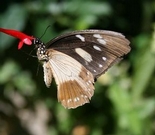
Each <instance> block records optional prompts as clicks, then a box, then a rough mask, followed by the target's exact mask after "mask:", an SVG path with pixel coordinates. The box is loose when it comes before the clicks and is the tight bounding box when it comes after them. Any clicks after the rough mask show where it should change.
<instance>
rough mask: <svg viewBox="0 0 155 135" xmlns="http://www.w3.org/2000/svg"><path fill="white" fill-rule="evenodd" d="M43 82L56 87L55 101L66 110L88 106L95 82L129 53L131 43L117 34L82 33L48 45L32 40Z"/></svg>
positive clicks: (70, 35)
mask: <svg viewBox="0 0 155 135" xmlns="http://www.w3.org/2000/svg"><path fill="white" fill-rule="evenodd" d="M34 44H35V46H36V48H37V57H38V60H39V61H40V62H41V63H42V66H43V72H44V81H45V84H46V86H47V87H50V85H51V82H52V79H53V78H54V79H55V82H56V84H57V98H58V101H59V102H61V104H62V105H63V106H64V107H65V108H68V109H70V108H76V107H78V106H82V105H83V104H85V103H89V102H90V100H91V98H92V96H93V94H94V89H95V87H94V83H95V80H96V79H97V78H98V77H99V76H100V75H102V74H104V73H105V72H106V71H107V70H108V69H109V68H110V67H111V66H112V65H113V64H115V63H116V62H118V61H119V60H121V59H122V57H123V56H124V55H126V54H127V53H129V52H130V50H131V48H130V46H129V44H130V42H129V40H127V39H126V38H125V36H124V35H122V34H121V33H118V32H113V31H106V30H81V31H73V32H71V33H67V34H63V35H60V36H58V37H56V38H54V39H52V40H50V41H49V42H48V43H47V44H44V43H43V42H42V41H41V40H40V39H39V38H35V39H34Z"/></svg>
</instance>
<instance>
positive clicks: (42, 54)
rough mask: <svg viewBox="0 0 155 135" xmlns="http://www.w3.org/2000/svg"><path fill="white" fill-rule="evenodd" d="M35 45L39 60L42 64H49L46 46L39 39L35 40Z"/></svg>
mask: <svg viewBox="0 0 155 135" xmlns="http://www.w3.org/2000/svg"><path fill="white" fill-rule="evenodd" d="M34 44H35V45H36V48H37V57H38V60H39V61H40V62H45V61H46V62H47V61H48V60H49V58H48V56H47V54H46V46H45V44H44V43H43V42H42V41H41V40H40V39H39V38H36V39H35V40H34Z"/></svg>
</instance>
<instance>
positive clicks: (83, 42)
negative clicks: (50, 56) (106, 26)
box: [47, 30, 130, 77]
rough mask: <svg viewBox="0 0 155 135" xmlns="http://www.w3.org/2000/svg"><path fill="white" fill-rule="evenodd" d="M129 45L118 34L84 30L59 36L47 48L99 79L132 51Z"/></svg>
mask: <svg viewBox="0 0 155 135" xmlns="http://www.w3.org/2000/svg"><path fill="white" fill-rule="evenodd" d="M129 43H130V42H129V41H128V40H127V39H126V38H125V37H124V36H123V35H122V34H120V33H117V32H112V31H104V30H83V31H75V32H72V33H69V34H64V35H62V36H59V37H57V38H55V39H54V40H51V41H50V42H48V43H47V47H48V48H53V49H55V50H57V51H60V52H63V53H65V54H67V55H69V56H70V57H72V58H74V59H76V60H77V61H78V62H80V63H81V64H82V65H83V66H84V67H85V68H86V69H88V70H89V71H90V72H91V73H92V74H93V76H94V77H98V76H100V75H101V74H103V73H104V72H105V71H106V70H107V69H108V68H109V67H110V66H112V65H113V64H114V63H116V62H117V61H118V60H120V59H121V58H122V56H123V55H125V54H127V53H128V52H129V51H130V46H129Z"/></svg>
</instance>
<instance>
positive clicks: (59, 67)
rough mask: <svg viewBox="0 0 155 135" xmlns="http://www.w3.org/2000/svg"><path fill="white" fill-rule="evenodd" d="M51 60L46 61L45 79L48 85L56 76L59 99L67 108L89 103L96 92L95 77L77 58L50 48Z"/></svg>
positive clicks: (47, 52) (48, 54)
mask: <svg viewBox="0 0 155 135" xmlns="http://www.w3.org/2000/svg"><path fill="white" fill-rule="evenodd" d="M46 55H47V56H48V58H49V61H47V62H44V64H43V67H44V73H48V74H47V75H44V81H45V84H46V85H47V86H49V83H51V80H50V78H51V77H52V75H50V74H52V73H53V76H54V78H55V81H56V84H57V88H58V101H60V102H61V103H62V105H63V106H64V107H65V108H76V107H78V106H81V105H83V104H85V103H88V102H89V100H90V99H91V97H92V96H93V94H94V85H93V83H94V77H93V75H92V73H91V72H90V71H88V70H87V69H86V68H85V67H84V66H83V65H81V64H80V63H79V62H78V61H77V60H75V59H74V58H72V57H70V56H69V55H66V54H64V53H62V52H59V51H56V50H53V49H48V50H47V51H46Z"/></svg>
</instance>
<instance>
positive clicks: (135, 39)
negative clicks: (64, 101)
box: [0, 0, 155, 135]
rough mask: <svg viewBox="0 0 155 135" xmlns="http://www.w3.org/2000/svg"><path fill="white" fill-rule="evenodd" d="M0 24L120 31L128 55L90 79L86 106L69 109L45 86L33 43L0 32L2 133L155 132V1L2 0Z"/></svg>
mask: <svg viewBox="0 0 155 135" xmlns="http://www.w3.org/2000/svg"><path fill="white" fill-rule="evenodd" d="M0 3H1V4H0V27H4V28H11V29H16V30H19V31H22V32H25V33H26V34H28V35H33V36H35V37H40V36H41V35H42V34H43V33H44V31H45V29H46V27H47V26H48V25H51V27H50V28H49V29H48V30H47V32H46V34H45V35H44V36H43V38H42V40H43V41H44V42H45V43H46V42H48V41H49V40H50V39H52V38H53V37H55V36H58V35H59V34H61V33H64V32H68V31H73V30H81V29H105V30H112V31H117V32H121V33H123V34H124V35H125V36H126V37H127V38H128V39H129V40H130V41H131V44H130V45H131V47H132V50H131V52H130V53H129V54H128V55H127V56H125V58H124V59H123V60H122V61H121V62H120V63H119V64H117V65H115V66H113V67H112V68H111V69H110V70H109V71H108V72H107V73H106V74H105V75H103V76H101V77H100V78H99V79H98V81H97V83H96V84H95V87H96V89H95V94H94V96H93V97H92V100H91V102H90V103H89V104H85V105H84V106H81V107H78V108H77V109H73V110H72V109H71V110H67V109H65V108H63V106H62V105H61V104H60V103H58V101H57V88H56V85H55V82H54V81H53V83H52V86H51V87H50V88H46V86H45V84H44V80H43V71H42V66H41V65H40V64H39V63H38V60H37V58H36V57H35V56H36V54H35V50H34V51H33V52H32V53H31V55H32V56H30V55H29V54H30V52H31V51H32V50H33V49H34V46H24V47H23V49H22V50H17V45H18V40H17V39H15V38H13V37H10V36H8V35H5V34H2V33H0V135H69V134H71V135H154V134H155V59H154V58H155V1H151V0H68V1H67V0H31V1H30V0H24V1H21V0H5V1H1V2H0Z"/></svg>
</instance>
